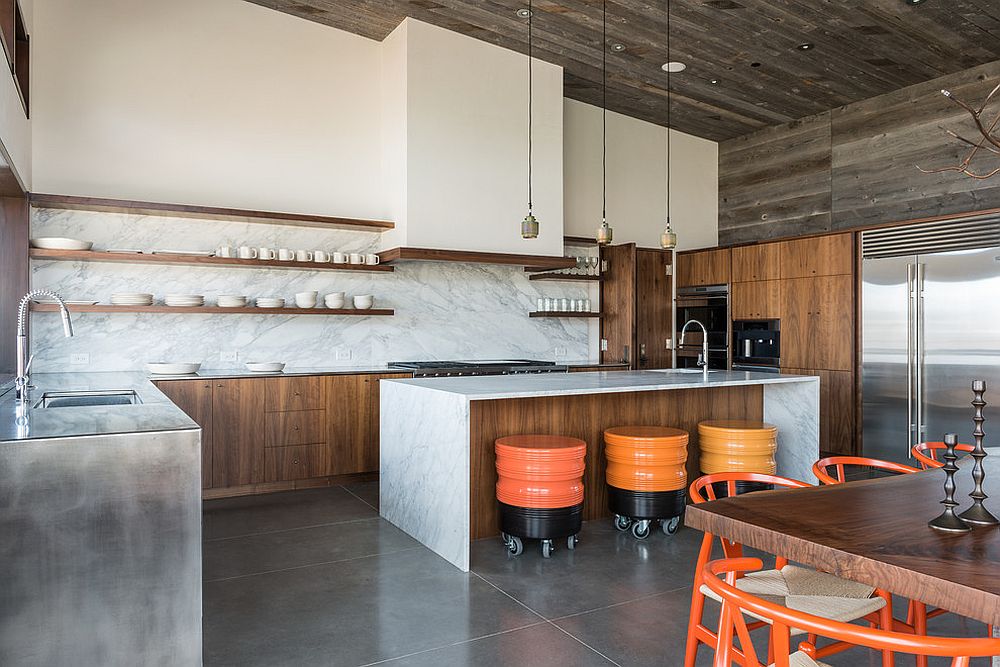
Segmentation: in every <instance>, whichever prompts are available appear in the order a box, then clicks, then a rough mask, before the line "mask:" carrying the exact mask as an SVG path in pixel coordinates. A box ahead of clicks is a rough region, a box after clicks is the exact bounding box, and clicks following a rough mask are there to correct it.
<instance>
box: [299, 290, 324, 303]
mask: <svg viewBox="0 0 1000 667" xmlns="http://www.w3.org/2000/svg"><path fill="white" fill-rule="evenodd" d="M318 296H319V292H317V291H315V290H314V291H312V292H296V293H295V298H296V299H312V300H313V301H315V300H316V298H317V297H318Z"/></svg>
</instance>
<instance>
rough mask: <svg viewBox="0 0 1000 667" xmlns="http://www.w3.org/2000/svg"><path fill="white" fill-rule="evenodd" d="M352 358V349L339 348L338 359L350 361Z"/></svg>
mask: <svg viewBox="0 0 1000 667" xmlns="http://www.w3.org/2000/svg"><path fill="white" fill-rule="evenodd" d="M350 358H351V351H350V350H349V349H347V348H343V347H341V348H337V361H349V360H350Z"/></svg>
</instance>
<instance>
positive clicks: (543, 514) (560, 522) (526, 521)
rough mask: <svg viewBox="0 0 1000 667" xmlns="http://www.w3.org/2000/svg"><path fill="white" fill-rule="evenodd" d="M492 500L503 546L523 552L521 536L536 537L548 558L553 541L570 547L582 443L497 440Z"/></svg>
mask: <svg viewBox="0 0 1000 667" xmlns="http://www.w3.org/2000/svg"><path fill="white" fill-rule="evenodd" d="M495 447H496V457H497V464H496V465H497V500H498V501H499V503H500V530H501V536H502V537H503V540H504V544H506V546H507V550H508V551H509V552H510V553H512V554H513V555H515V556H517V555H520V554H521V552H522V551H524V543H523V540H524V539H535V540H541V541H542V556H543V557H545V558H549V557H550V556H551V555H552V551H553V550H554V549H555V540H556V539H565V540H566V547H567V548H569V549H573V548H575V547H576V544H577V542H579V536H578V535H579V532H580V527H581V526H582V525H583V471H584V469H585V463H584V459H585V457H586V455H587V443H586V442H584V441H583V440H578V439H577V438H567V437H564V436H559V435H513V436H507V437H505V438H499V439H497V441H496V443H495Z"/></svg>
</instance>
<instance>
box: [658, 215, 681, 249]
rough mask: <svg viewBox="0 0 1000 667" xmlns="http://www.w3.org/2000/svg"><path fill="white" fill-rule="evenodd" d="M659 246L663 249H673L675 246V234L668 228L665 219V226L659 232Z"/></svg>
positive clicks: (668, 224) (668, 222)
mask: <svg viewBox="0 0 1000 667" xmlns="http://www.w3.org/2000/svg"><path fill="white" fill-rule="evenodd" d="M660 247H661V248H663V249H664V250H673V249H674V248H676V247H677V234H675V233H674V230H673V229H671V228H670V221H669V220H667V226H666V228H664V230H663V233H662V234H660Z"/></svg>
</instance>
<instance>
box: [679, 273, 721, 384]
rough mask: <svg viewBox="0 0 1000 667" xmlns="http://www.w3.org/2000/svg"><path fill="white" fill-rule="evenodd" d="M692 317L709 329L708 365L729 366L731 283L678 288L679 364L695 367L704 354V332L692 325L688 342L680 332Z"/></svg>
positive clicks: (719, 367) (712, 366)
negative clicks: (682, 339)
mask: <svg viewBox="0 0 1000 667" xmlns="http://www.w3.org/2000/svg"><path fill="white" fill-rule="evenodd" d="M688 320H698V321H699V322H701V323H702V324H704V325H705V329H707V330H708V367H709V368H711V369H718V370H725V369H728V368H729V285H704V286H701V287H678V288H677V367H678V368H693V367H695V366H697V365H698V357H699V356H701V350H702V336H703V333H702V331H701V329H700V328H698V327H689V328H688V331H687V336H685V338H684V345H681V344H680V335H681V334H680V332H681V328H682V327H683V326H684V323H685V322H687V321H688Z"/></svg>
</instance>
